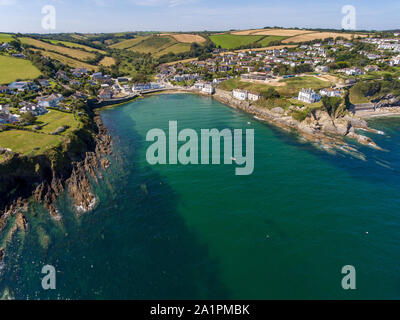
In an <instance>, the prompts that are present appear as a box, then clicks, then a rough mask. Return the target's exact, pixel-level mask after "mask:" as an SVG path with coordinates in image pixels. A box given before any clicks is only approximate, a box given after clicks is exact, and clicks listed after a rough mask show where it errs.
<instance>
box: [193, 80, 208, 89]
mask: <svg viewBox="0 0 400 320" xmlns="http://www.w3.org/2000/svg"><path fill="white" fill-rule="evenodd" d="M205 85H206V84H205V83H204V82H199V81H198V82H196V83H195V84H194V85H193V88H194V89H196V90H203V88H204V86H205Z"/></svg>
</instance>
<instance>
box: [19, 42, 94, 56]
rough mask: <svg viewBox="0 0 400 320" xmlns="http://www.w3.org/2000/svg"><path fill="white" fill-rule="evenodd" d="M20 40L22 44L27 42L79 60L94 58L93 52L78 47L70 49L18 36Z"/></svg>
mask: <svg viewBox="0 0 400 320" xmlns="http://www.w3.org/2000/svg"><path fill="white" fill-rule="evenodd" d="M20 40H21V42H22V43H24V44H28V45H31V46H34V47H37V48H41V49H44V50H46V51H55V52H57V53H59V54H63V55H68V56H70V57H72V58H75V59H79V60H89V59H94V58H95V54H94V53H90V52H85V51H82V50H78V49H71V48H66V47H61V46H57V45H53V44H48V43H46V42H43V41H39V40H36V39H32V38H20Z"/></svg>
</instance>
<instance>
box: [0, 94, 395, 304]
mask: <svg viewBox="0 0 400 320" xmlns="http://www.w3.org/2000/svg"><path fill="white" fill-rule="evenodd" d="M102 118H103V121H104V123H105V125H106V126H107V127H108V128H109V130H110V134H111V135H112V137H113V140H114V155H113V156H112V158H111V160H112V165H111V167H110V168H109V170H108V171H107V172H106V173H104V178H103V180H101V182H100V184H99V185H97V186H96V187H95V188H96V192H97V194H98V197H99V204H98V206H97V207H96V209H95V210H94V211H93V212H91V213H88V214H85V215H83V216H82V217H77V216H76V215H75V214H74V213H73V210H72V208H71V203H70V202H69V200H68V198H67V197H62V198H61V199H60V203H59V208H60V211H61V213H62V215H63V221H62V223H56V222H54V221H52V220H51V219H50V218H49V217H48V215H47V214H46V213H45V212H44V211H43V209H41V208H40V207H39V206H37V207H35V208H34V209H33V210H32V211H33V212H32V213H31V214H30V215H27V218H28V221H29V232H28V233H26V235H22V234H17V235H16V236H14V238H13V241H12V242H11V243H10V245H9V250H8V251H9V254H8V256H7V258H6V261H5V265H3V266H2V269H1V271H0V292H1V291H3V290H4V289H5V288H8V289H9V291H10V292H11V294H12V295H13V296H14V297H15V298H21V299H22V298H41V299H47V298H60V299H88V298H89V299H92V298H93V299H106V298H111V299H118V298H121V299H206V298H207V299H213V298H219V299H224V298H233V299H236V298H240V299H360V298H367V299H370V298H375V299H384V298H394V299H397V298H400V197H399V190H400V179H399V177H400V119H393V118H392V119H379V120H378V119H376V120H373V121H371V126H372V127H374V128H377V129H379V130H382V131H384V132H385V133H386V134H385V135H373V138H374V140H375V141H376V142H377V144H378V145H380V146H381V147H383V148H384V149H385V150H386V151H376V150H372V149H369V148H366V147H360V146H357V148H358V149H359V150H360V152H362V153H363V154H364V155H365V157H366V160H365V161H363V160H361V159H359V158H358V157H351V156H349V155H344V154H336V155H332V154H328V153H326V152H325V151H322V150H318V149H317V148H315V147H314V146H311V145H310V144H308V143H304V142H302V141H301V140H300V139H299V138H298V137H296V136H295V135H292V134H289V133H286V132H282V131H280V130H279V129H276V128H273V127H270V126H268V125H267V124H265V123H261V122H259V121H257V120H255V119H253V118H252V117H251V116H249V115H246V114H243V113H241V112H239V111H235V110H232V109H231V108H229V107H227V106H225V105H223V104H221V103H219V102H217V101H215V100H212V99H211V98H206V97H198V96H193V95H178V94H177V95H160V96H152V97H149V98H146V99H143V100H138V101H134V102H132V103H129V104H126V105H124V106H121V107H117V108H115V109H110V110H105V111H103V112H102ZM171 120H176V121H178V127H179V129H184V128H192V129H195V130H200V129H212V128H217V129H224V128H230V129H248V128H251V129H254V130H255V169H254V173H253V174H252V175H250V176H236V175H235V174H234V168H235V166H232V165H206V166H204V165H197V166H196V165H189V166H182V165H164V166H162V165H157V166H150V165H149V164H148V163H147V162H146V158H145V154H146V149H147V147H148V146H149V145H150V143H148V142H146V140H145V137H146V133H147V132H148V130H150V129H153V128H161V129H164V130H166V131H167V129H168V122H169V121H171ZM249 122H250V123H249ZM45 264H51V265H53V266H54V267H55V268H56V270H57V289H56V290H54V291H44V290H43V289H42V288H41V278H42V277H43V275H42V274H41V273H40V271H41V268H42V266H43V265H45ZM345 265H353V266H354V267H355V268H356V271H357V274H356V275H357V278H356V279H357V282H356V284H357V289H356V290H353V291H351V290H350V291H345V290H343V289H342V287H341V280H342V277H343V275H342V274H341V269H342V267H343V266H345Z"/></svg>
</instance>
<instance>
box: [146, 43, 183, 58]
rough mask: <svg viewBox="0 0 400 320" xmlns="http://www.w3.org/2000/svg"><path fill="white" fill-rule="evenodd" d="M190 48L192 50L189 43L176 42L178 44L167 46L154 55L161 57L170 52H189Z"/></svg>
mask: <svg viewBox="0 0 400 320" xmlns="http://www.w3.org/2000/svg"><path fill="white" fill-rule="evenodd" d="M189 50H190V44H189V43H176V44H174V45H172V46H170V47H167V48H165V49H163V50H161V51H159V52H156V53H155V54H154V55H155V56H156V57H160V56H162V55H164V54H167V53H170V52H172V53H175V54H178V53H183V52H187V51H189Z"/></svg>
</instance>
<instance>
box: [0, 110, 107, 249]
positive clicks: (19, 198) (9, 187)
mask: <svg viewBox="0 0 400 320" xmlns="http://www.w3.org/2000/svg"><path fill="white" fill-rule="evenodd" d="M109 154H111V137H110V136H109V135H108V134H107V130H106V128H105V127H104V126H103V124H102V122H101V119H100V116H99V115H98V114H95V115H94V116H93V117H92V118H91V122H90V126H89V127H86V128H83V129H80V130H79V131H77V132H75V133H74V134H73V135H71V136H69V137H68V139H67V141H65V142H64V143H63V144H62V146H60V147H59V148H55V149H53V150H51V151H49V152H48V153H46V154H45V155H40V156H36V157H22V156H18V155H13V157H12V158H10V159H9V160H8V161H7V162H5V163H3V164H2V165H1V166H0V230H2V229H3V228H4V226H5V224H6V221H7V219H8V218H9V217H11V216H14V215H16V220H15V226H16V227H17V228H19V229H23V230H25V229H26V219H25V217H24V216H22V214H21V213H20V212H21V211H27V207H28V201H29V200H28V199H29V198H31V197H33V199H35V200H36V201H37V202H39V203H42V204H43V206H44V207H45V208H46V209H47V210H48V211H49V213H50V215H51V216H52V217H53V218H54V219H56V220H58V219H61V216H60V214H59V212H58V211H57V208H56V206H55V203H56V201H57V198H58V196H59V195H60V194H61V193H63V192H64V191H66V190H68V191H69V195H70V197H71V199H72V200H73V202H74V204H75V208H76V210H77V212H79V213H82V212H86V211H89V210H91V209H93V207H94V205H95V202H96V198H95V196H94V194H93V192H92V188H91V184H90V180H89V179H90V178H89V177H91V178H92V179H93V180H94V181H98V179H99V178H101V173H100V172H99V169H100V168H102V169H106V168H107V167H108V165H109V160H108V159H107V158H106V156H107V155H109ZM0 249H1V248H0Z"/></svg>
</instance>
